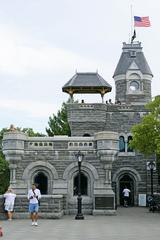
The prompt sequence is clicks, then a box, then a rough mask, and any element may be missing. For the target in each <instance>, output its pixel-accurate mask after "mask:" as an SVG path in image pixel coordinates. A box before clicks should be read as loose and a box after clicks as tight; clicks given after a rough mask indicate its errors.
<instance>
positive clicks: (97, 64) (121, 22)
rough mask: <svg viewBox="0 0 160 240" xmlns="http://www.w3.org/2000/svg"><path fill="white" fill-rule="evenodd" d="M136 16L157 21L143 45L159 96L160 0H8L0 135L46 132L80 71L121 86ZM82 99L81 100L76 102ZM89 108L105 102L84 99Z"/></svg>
mask: <svg viewBox="0 0 160 240" xmlns="http://www.w3.org/2000/svg"><path fill="white" fill-rule="evenodd" d="M131 4H132V9H133V15H137V16H150V20H151V25H152V26H151V27H150V28H138V29H137V40H139V41H141V42H142V46H143V51H144V54H145V56H146V58H147V61H148V63H149V65H150V67H151V70H152V72H153V74H154V78H153V81H152V96H153V97H154V96H156V95H158V94H159V89H160V70H159V54H160V44H159V43H160V31H159V22H160V14H159V7H160V3H159V2H158V1H155V0H153V1H146V0H141V1H139V0H133V1H131V0H130V1H129V0H123V1H119V0H112V1H110V0H94V1H93V0H58V1H56V0H27V1H26V0H0V5H1V7H0V86H1V94H0V129H2V128H3V127H9V126H10V124H14V125H15V126H16V127H17V126H19V127H31V128H33V129H34V130H35V131H39V132H43V133H45V127H47V125H48V124H47V122H48V119H49V116H50V115H52V114H53V113H55V114H56V113H57V110H58V109H60V108H61V105H62V102H63V101H66V100H67V99H68V95H67V94H66V93H63V92H62V90H61V89H62V86H63V85H64V84H65V83H66V82H67V81H68V80H69V79H70V78H71V77H72V76H73V75H74V74H75V71H76V70H77V71H78V72H86V71H88V72H96V71H97V70H98V72H99V74H100V75H101V76H102V77H103V78H104V79H105V80H106V81H107V82H108V83H109V84H111V85H112V86H113V89H112V93H110V94H108V95H106V97H105V99H106V100H107V99H109V98H112V100H113V101H114V80H113V79H112V75H113V72H114V70H115V67H116V65H117V63H118V60H119V57H120V54H121V51H122V50H121V49H122V42H128V41H129V39H130V37H131ZM75 97H76V96H75ZM77 97H78V98H79V99H82V98H83V99H86V101H88V102H97V101H98V102H100V96H98V95H92V96H88V95H87V96H84V95H78V96H77Z"/></svg>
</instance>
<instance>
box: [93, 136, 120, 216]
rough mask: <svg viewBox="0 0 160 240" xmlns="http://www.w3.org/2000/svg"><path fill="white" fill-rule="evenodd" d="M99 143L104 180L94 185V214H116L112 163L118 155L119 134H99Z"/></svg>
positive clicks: (96, 138) (99, 155)
mask: <svg viewBox="0 0 160 240" xmlns="http://www.w3.org/2000/svg"><path fill="white" fill-rule="evenodd" d="M95 140H96V142H97V157H98V158H99V160H100V162H101V163H102V164H103V169H104V171H105V175H104V179H101V180H99V182H97V183H95V185H94V210H93V214H95V215H96V214H105V215H107V214H115V194H114V192H113V190H112V186H111V171H112V163H113V161H114V159H115V156H116V154H117V153H118V133H116V132H108V131H107V132H106V131H104V132H98V133H96V134H95Z"/></svg>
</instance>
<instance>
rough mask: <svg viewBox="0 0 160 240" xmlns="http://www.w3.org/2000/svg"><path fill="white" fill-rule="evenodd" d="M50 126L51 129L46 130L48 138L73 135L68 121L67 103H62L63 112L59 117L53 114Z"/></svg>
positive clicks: (58, 113) (60, 112)
mask: <svg viewBox="0 0 160 240" xmlns="http://www.w3.org/2000/svg"><path fill="white" fill-rule="evenodd" d="M67 103H68V102H67ZM48 125H49V128H46V132H47V134H48V136H54V135H68V136H70V135H71V130H70V127H69V123H68V119H67V105H66V103H64V102H63V103H62V107H61V110H59V111H58V112H57V115H55V114H53V115H52V116H50V117H49V121H48Z"/></svg>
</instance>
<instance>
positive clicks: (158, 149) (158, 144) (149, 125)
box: [130, 96, 160, 156]
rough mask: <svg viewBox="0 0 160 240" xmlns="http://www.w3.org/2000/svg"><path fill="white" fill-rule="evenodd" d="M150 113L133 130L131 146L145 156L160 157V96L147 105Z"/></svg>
mask: <svg viewBox="0 0 160 240" xmlns="http://www.w3.org/2000/svg"><path fill="white" fill-rule="evenodd" d="M146 108H147V109H148V110H149V113H148V114H147V115H145V116H144V117H143V119H142V121H141V123H139V124H137V125H134V126H133V127H132V129H131V131H132V134H133V140H132V141H131V143H130V144H131V146H132V147H133V148H134V149H136V150H138V151H139V152H141V153H143V154H144V155H147V156H149V155H152V154H156V155H157V156H159V155H160V96H157V97H155V99H154V100H153V101H152V102H150V103H148V104H147V105H146Z"/></svg>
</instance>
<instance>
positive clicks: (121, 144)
mask: <svg viewBox="0 0 160 240" xmlns="http://www.w3.org/2000/svg"><path fill="white" fill-rule="evenodd" d="M119 151H120V152H125V140H124V137H123V136H120V137H119Z"/></svg>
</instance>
